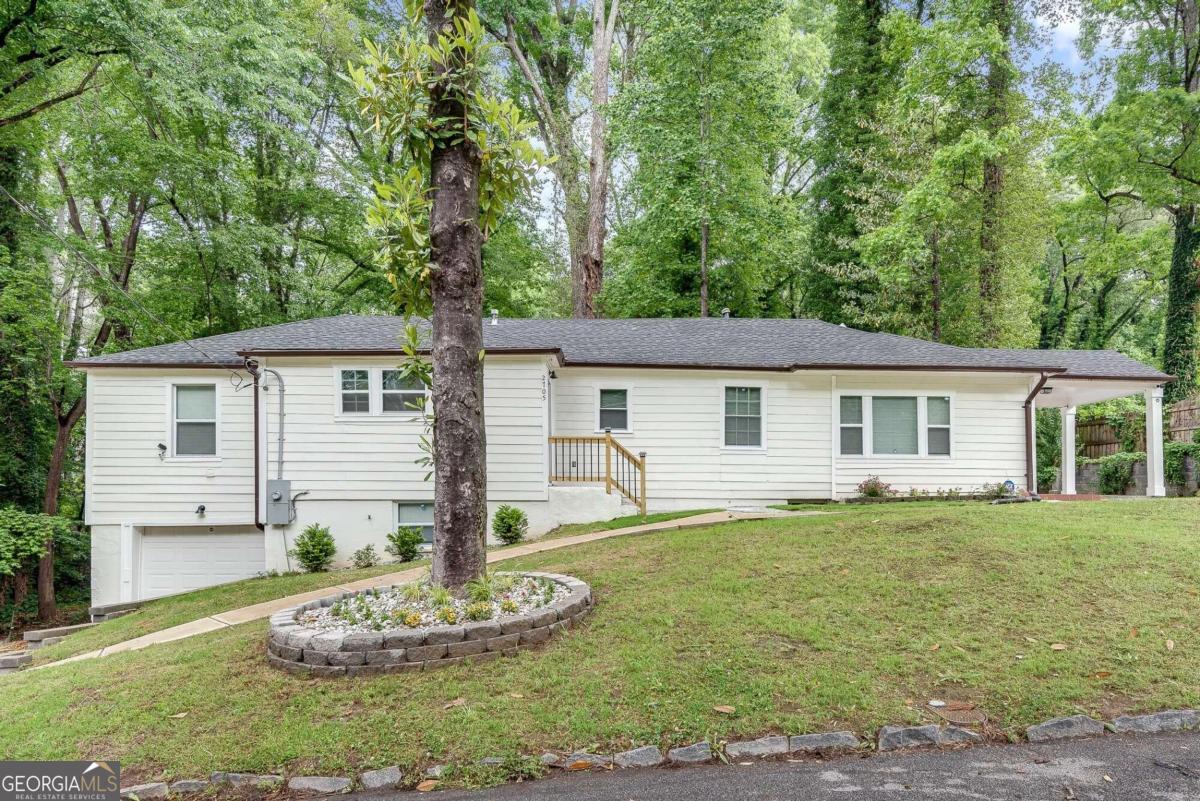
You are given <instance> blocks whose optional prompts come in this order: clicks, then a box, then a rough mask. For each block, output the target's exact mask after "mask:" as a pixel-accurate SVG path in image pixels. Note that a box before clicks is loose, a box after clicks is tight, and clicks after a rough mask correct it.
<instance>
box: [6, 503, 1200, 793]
mask: <svg viewBox="0 0 1200 801" xmlns="http://www.w3.org/2000/svg"><path fill="white" fill-rule="evenodd" d="M1198 520H1200V501H1196V500H1190V499H1189V500H1162V501H1130V502H1096V503H1071V504H1048V503H1043V504H1018V505H1011V506H990V505H985V504H980V503H965V502H961V503H914V504H907V503H906V504H897V505H893V506H872V507H867V508H850V509H847V510H845V511H843V512H842V513H841V514H838V515H830V516H816V517H805V518H795V519H784V520H770V521H753V522H738V523H730V524H725V525H720V526H712V527H709V528H696V529H685V530H673V531H666V532H661V533H655V534H649V535H645V536H640V537H629V538H618V539H613V540H605V541H600V542H594V543H588V544H585V545H581V546H576V547H573V548H568V549H564V550H561V551H553V552H547V553H542V554H537V555H535V556H531V557H524V558H521V559H519V560H514V562H512V563H510V565H511V566H514V567H522V568H528V569H535V568H536V569H544V570H550V571H554V572H563V573H569V574H573V575H576V576H579V577H580V578H582V579H584V580H586V581H588V582H590V583H591V584H592V586H593V588H594V591H595V595H596V599H597V605H596V608H595V611H594V613H593V615H592V616H591V617H590V619H589V622H588V623H586V624H585V625H584V626H582V627H581V628H579V629H577V630H576V631H574V632H572V633H571V634H570V635H569V636H568V637H566V638H564V639H562V640H558V641H556V642H553V643H551V644H550V645H548V646H547V647H546V648H544V649H542V650H540V651H536V652H531V653H524V654H522V655H520V656H519V657H516V658H513V659H504V660H500V661H498V662H492V663H488V664H485V665H474V666H459V667H453V668H446V669H442V670H439V671H434V672H429V673H422V674H406V675H403V676H387V677H379V678H361V679H354V680H348V679H340V680H319V679H309V678H301V677H295V676H292V675H289V674H286V673H281V672H277V671H274V670H271V669H270V668H268V667H267V666H266V663H265V658H264V641H263V640H264V633H265V631H266V623H265V621H264V622H258V623H253V624H246V625H244V626H239V627H235V628H231V629H226V630H222V631H218V632H213V633H211V634H207V635H203V636H200V637H196V638H193V639H190V640H185V641H181V642H178V643H172V644H168V645H163V646H156V647H154V648H150V649H147V650H144V651H139V652H134V653H128V654H121V655H117V656H113V657H106V658H104V659H101V660H89V661H84V662H80V663H76V664H72V665H67V666H63V667H57V668H51V669H49V670H43V671H34V672H25V673H19V674H15V675H12V676H6V677H3V678H0V688H2V690H0V720H3V721H4V722H5V725H4V726H3V727H0V753H3V754H5V755H6V758H8V759H52V758H101V757H107V758H119V759H121V760H122V762H123V769H124V770H125V772H126V774H127V782H132V781H134V780H142V779H149V778H152V777H163V778H182V777H191V776H200V775H204V774H206V773H208V772H209V771H211V770H214V769H223V770H236V771H248V772H267V771H284V772H286V773H291V774H324V775H338V774H346V773H351V772H354V771H358V770H363V769H368V768H373V767H380V766H384V765H389V764H400V765H401V766H402V767H403V768H404V769H405V772H406V774H407V775H409V776H416V775H417V772H418V770H419V769H420V768H421V767H423V766H425V765H428V764H430V763H433V762H450V763H459V764H467V763H472V762H474V761H476V760H478V759H479V758H481V757H485V756H513V757H515V756H517V755H520V754H526V755H534V756H536V755H537V754H539V753H541V752H542V751H544V750H547V749H552V750H559V749H586V750H589V751H607V750H613V749H624V748H629V747H631V746H633V745H640V744H644V743H654V744H658V745H662V746H666V745H678V744H682V743H689V742H693V741H695V740H697V739H700V738H702V737H710V738H712V739H713V741H714V742H717V741H721V740H726V739H730V738H741V737H749V736H757V735H761V734H766V733H770V732H783V733H801V732H811V731H821V730H827V729H832V728H847V727H848V728H853V729H855V730H857V731H859V732H862V733H868V732H871V731H873V730H874V729H875V728H876V727H878V726H879V725H881V724H884V723H890V722H899V721H911V722H917V721H922V720H931V718H930V717H929V716H928V713H926V712H924V711H923V710H922V704H923V703H924V702H925V701H926V700H928V699H929V698H934V697H936V698H947V699H962V700H970V701H974V702H975V703H977V704H978V705H979V706H980V708H981V709H983V710H984V711H985V712H986V713H987V714H988V716H989V718H990V720H991V722H992V726H991V728H990V729H989V733H991V734H993V735H997V736H998V735H1002V734H1004V733H1019V732H1020V731H1021V730H1022V729H1023V727H1024V726H1026V725H1028V724H1030V723H1033V722H1036V721H1038V720H1042V719H1044V718H1047V717H1052V716H1055V715H1063V714H1072V713H1075V712H1085V713H1090V714H1096V715H1102V716H1111V715H1114V714H1119V713H1122V712H1130V711H1145V710H1154V709H1160V708H1167V707H1192V706H1197V705H1200V685H1198V684H1197V682H1196V680H1195V677H1196V675H1198V673H1200V598H1198V597H1197V593H1198V590H1200V526H1198V525H1197V521H1198ZM1168 641H1171V642H1173V643H1174V646H1173V648H1168V646H1167V643H1168ZM1056 643H1060V644H1062V645H1064V646H1065V649H1062V650H1056V649H1053V648H1052V647H1051V646H1052V645H1053V644H1056ZM459 698H461V699H464V702H463V703H461V704H451V702H453V701H456V699H459ZM716 705H730V706H733V707H735V708H736V713H735V714H732V715H729V714H721V713H718V712H716V711H714V710H713V707H714V706H716ZM465 778H466V779H467V780H469V781H476V780H478V779H477V774H475V773H472V774H471V775H470V776H468V777H465ZM459 780H460V781H461V780H462V778H460V779H459Z"/></svg>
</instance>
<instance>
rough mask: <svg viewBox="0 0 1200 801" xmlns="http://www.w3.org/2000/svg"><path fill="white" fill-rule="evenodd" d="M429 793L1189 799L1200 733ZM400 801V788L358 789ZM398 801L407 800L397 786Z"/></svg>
mask: <svg viewBox="0 0 1200 801" xmlns="http://www.w3.org/2000/svg"><path fill="white" fill-rule="evenodd" d="M425 797H426V798H429V799H430V801H518V800H519V801H777V800H779V801H782V800H783V799H795V801H835V800H836V801H897V799H938V801H941V800H942V799H946V800H947V801H959V800H960V799H962V800H964V801H1197V799H1200V733H1198V732H1186V733H1177V734H1159V735H1140V736H1130V735H1125V736H1115V735H1110V736H1106V737H1098V738H1094V739H1089V740H1071V741H1063V742H1059V743H1046V744H1042V745H994V746H982V747H974V748H966V749H962V750H954V751H911V752H908V753H903V754H879V755H873V756H869V757H861V756H850V757H842V758H838V759H830V760H821V761H817V760H809V761H802V762H775V761H772V762H758V763H756V764H753V765H707V766H703V767H692V768H679V769H669V768H650V769H644V770H623V771H622V770H617V771H604V772H593V773H575V774H570V775H563V774H556V775H555V776H554V777H552V778H548V779H542V780H540V781H536V782H524V783H521V784H509V785H505V786H502V787H496V788H493V789H490V790H480V791H475V792H466V791H447V792H434V793H429V794H426V795H425ZM354 798H357V799H361V801H368V799H369V800H370V801H385V800H386V801H401V794H399V793H371V794H368V793H359V794H357V795H356V796H354ZM402 798H403V800H404V801H412V799H413V798H414V796H413V795H412V794H411V793H404V794H403V796H402Z"/></svg>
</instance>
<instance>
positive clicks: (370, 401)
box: [333, 364, 377, 420]
mask: <svg viewBox="0 0 1200 801" xmlns="http://www.w3.org/2000/svg"><path fill="white" fill-rule="evenodd" d="M343 370H363V371H365V372H366V374H367V411H365V412H344V411H342V395H343V394H344V391H343V390H342V371H343ZM372 372H373V371H372V369H371V368H370V367H366V366H364V365H361V364H359V365H354V364H338V365H334V368H333V416H334V417H338V418H340V419H342V420H362V419H364V418H369V417H370V416H371V415H373V414H375V411H376V409H377V407H376V405H375V393H374V392H373V391H372V388H373V387H374V386H375V384H376V382H375V381H373V380H372V378H371V373H372ZM345 392H362V390H360V389H353V390H345Z"/></svg>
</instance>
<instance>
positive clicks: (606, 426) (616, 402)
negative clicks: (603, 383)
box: [596, 389, 629, 431]
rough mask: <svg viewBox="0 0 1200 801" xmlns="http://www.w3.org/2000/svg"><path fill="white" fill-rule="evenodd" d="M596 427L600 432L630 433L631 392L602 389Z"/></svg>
mask: <svg viewBox="0 0 1200 801" xmlns="http://www.w3.org/2000/svg"><path fill="white" fill-rule="evenodd" d="M599 392H600V397H599V400H598V403H599V405H598V407H597V413H596V414H597V416H596V423H597V425H596V427H597V428H598V429H599V430H600V431H608V430H610V429H611V430H613V431H629V390H628V389H601V390H600V391H599Z"/></svg>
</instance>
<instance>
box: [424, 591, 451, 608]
mask: <svg viewBox="0 0 1200 801" xmlns="http://www.w3.org/2000/svg"><path fill="white" fill-rule="evenodd" d="M429 602H430V603H431V604H433V605H434V606H449V605H450V604H452V603H454V593H452V592H450V590H448V589H447V588H445V587H430V588H429Z"/></svg>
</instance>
